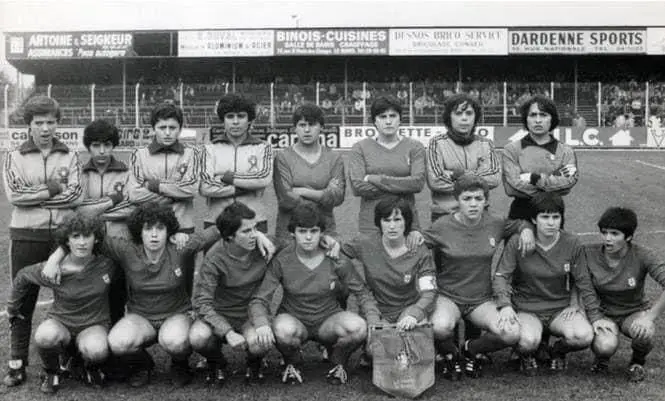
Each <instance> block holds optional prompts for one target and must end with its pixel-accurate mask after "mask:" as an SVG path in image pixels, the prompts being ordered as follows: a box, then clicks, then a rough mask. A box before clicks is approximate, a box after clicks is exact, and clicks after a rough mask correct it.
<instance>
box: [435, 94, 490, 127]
mask: <svg viewBox="0 0 665 401" xmlns="http://www.w3.org/2000/svg"><path fill="white" fill-rule="evenodd" d="M460 106H462V107H463V109H462V110H466V109H468V108H469V107H471V108H472V109H473V112H474V113H475V115H476V117H475V119H474V120H473V128H472V129H471V132H474V130H475V128H476V124H477V123H478V121H480V119H481V117H482V109H481V107H480V104H478V101H477V100H476V99H474V98H473V97H471V96H469V95H468V94H466V93H458V94H456V95H453V96H451V97H449V98H448V99H446V101H445V103H444V106H443V125H444V126H445V127H446V128H447V129H449V130H452V129H453V123H452V119H451V117H450V116H451V114H453V112H454V111H455V110H457V109H458V108H459V107H460Z"/></svg>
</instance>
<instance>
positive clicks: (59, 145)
mask: <svg viewBox="0 0 665 401" xmlns="http://www.w3.org/2000/svg"><path fill="white" fill-rule="evenodd" d="M18 151H19V152H20V153H21V154H22V155H25V154H27V153H32V152H41V149H39V148H38V147H37V145H36V144H35V141H33V140H32V137H30V138H28V140H27V141H25V142H23V143H22V144H21V145H20V146H19V148H18ZM53 152H62V153H69V147H67V145H65V143H64V142H61V141H60V140H59V139H58V138H55V137H53V146H52V147H51V153H53Z"/></svg>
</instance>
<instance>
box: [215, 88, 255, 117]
mask: <svg viewBox="0 0 665 401" xmlns="http://www.w3.org/2000/svg"><path fill="white" fill-rule="evenodd" d="M242 111H244V112H245V113H247V120H249V121H254V119H255V118H256V103H254V102H253V101H251V100H249V99H248V98H246V97H245V96H241V95H238V94H236V93H229V94H226V95H224V96H222V98H221V99H219V100H218V101H217V117H219V119H220V120H221V121H224V116H225V115H226V114H228V113H238V112H242Z"/></svg>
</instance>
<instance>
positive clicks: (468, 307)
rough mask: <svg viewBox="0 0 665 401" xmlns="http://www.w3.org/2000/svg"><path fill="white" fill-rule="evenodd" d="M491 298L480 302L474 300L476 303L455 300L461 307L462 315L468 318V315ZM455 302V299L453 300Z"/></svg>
mask: <svg viewBox="0 0 665 401" xmlns="http://www.w3.org/2000/svg"><path fill="white" fill-rule="evenodd" d="M489 301H490V300H489V299H487V300H484V301H480V302H474V303H470V304H467V303H459V302H455V305H457V307H458V308H459V312H460V315H461V316H462V318H463V319H466V318H467V316H469V315H470V314H471V313H472V312H473V311H474V310H476V308H477V307H479V306H480V305H482V304H484V303H485V302H489ZM453 302H454V301H453Z"/></svg>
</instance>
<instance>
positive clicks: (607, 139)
mask: <svg viewBox="0 0 665 401" xmlns="http://www.w3.org/2000/svg"><path fill="white" fill-rule="evenodd" d="M525 135H527V131H526V130H524V129H521V128H518V127H497V128H495V130H494V145H495V146H497V147H504V146H506V145H507V144H508V143H509V142H512V141H518V140H520V139H522V138H523V137H524V136H525ZM552 135H554V137H555V138H557V139H558V140H559V141H561V142H563V143H565V144H566V145H570V146H575V147H577V146H581V147H598V148H613V147H617V148H631V147H645V146H649V144H648V143H647V130H646V128H644V127H637V128H625V129H621V128H612V127H599V128H595V127H594V128H571V127H559V128H557V129H555V130H554V131H553V132H552ZM653 147H655V146H653Z"/></svg>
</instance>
